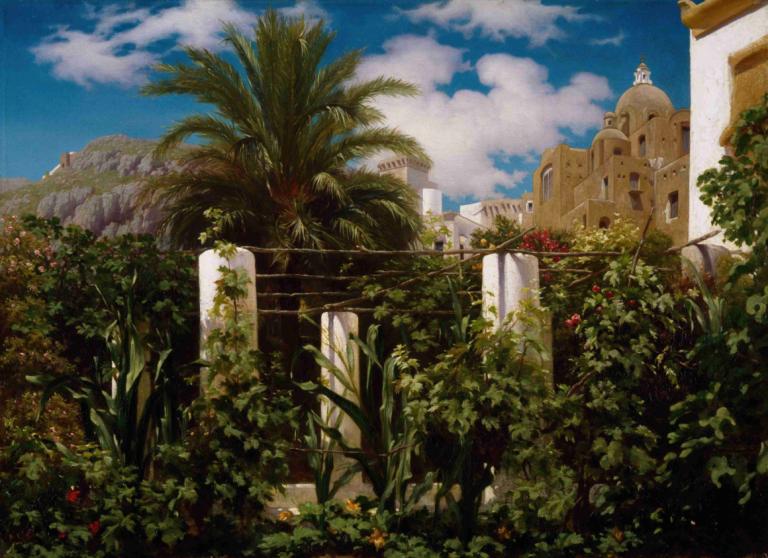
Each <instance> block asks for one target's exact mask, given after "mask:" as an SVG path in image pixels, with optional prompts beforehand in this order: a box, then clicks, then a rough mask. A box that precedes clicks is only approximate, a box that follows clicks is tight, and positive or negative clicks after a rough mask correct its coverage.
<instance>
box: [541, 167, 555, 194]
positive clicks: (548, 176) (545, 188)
mask: <svg viewBox="0 0 768 558" xmlns="http://www.w3.org/2000/svg"><path fill="white" fill-rule="evenodd" d="M541 197H542V200H543V201H547V200H548V199H549V198H551V197H552V165H550V166H548V167H547V168H545V169H544V171H543V172H542V173H541Z"/></svg>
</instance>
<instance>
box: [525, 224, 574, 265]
mask: <svg viewBox="0 0 768 558" xmlns="http://www.w3.org/2000/svg"><path fill="white" fill-rule="evenodd" d="M520 248H521V249H523V250H530V251H531V252H568V250H569V247H568V245H567V244H565V243H562V242H559V241H557V240H555V239H554V238H552V233H550V232H549V231H548V230H546V229H543V230H538V231H531V232H529V233H528V234H526V235H525V236H524V237H523V240H522V242H521V243H520ZM552 261H555V262H559V261H560V256H553V257H552Z"/></svg>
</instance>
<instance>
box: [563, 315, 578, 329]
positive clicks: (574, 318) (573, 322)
mask: <svg viewBox="0 0 768 558" xmlns="http://www.w3.org/2000/svg"><path fill="white" fill-rule="evenodd" d="M580 323H581V316H580V315H579V314H574V315H573V316H571V317H570V318H569V319H567V320H565V325H566V327H570V328H574V327H576V326H577V325H579V324H580Z"/></svg>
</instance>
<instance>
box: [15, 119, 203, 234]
mask: <svg viewBox="0 0 768 558" xmlns="http://www.w3.org/2000/svg"><path fill="white" fill-rule="evenodd" d="M156 145H157V142H156V141H152V140H142V139H136V138H130V137H128V136H125V135H122V134H119V135H110V136H104V137H100V138H96V139H94V140H93V141H91V142H90V143H88V145H86V146H85V148H83V149H82V150H81V151H78V152H70V153H69V154H65V155H67V157H66V164H65V165H62V164H61V163H60V164H59V165H57V166H56V167H54V169H53V172H52V173H51V174H49V175H46V177H44V178H43V179H41V180H38V181H29V180H27V179H17V178H16V179H0V215H8V214H17V215H21V214H26V213H33V214H35V215H38V216H39V217H43V218H51V217H57V218H58V219H59V220H60V221H61V222H62V223H63V224H65V225H69V224H75V225H79V226H81V227H84V228H86V229H89V230H91V231H93V232H94V233H95V234H97V235H104V236H115V235H119V234H125V233H134V234H138V233H154V232H156V231H157V228H158V225H159V223H160V218H161V209H160V206H159V203H157V200H156V199H152V200H151V201H150V202H149V203H145V204H142V203H140V202H139V199H138V198H139V193H140V192H141V190H142V188H143V187H144V186H145V185H146V183H147V181H148V180H149V179H150V178H151V177H153V176H161V175H165V174H169V173H172V172H176V171H179V170H180V169H181V165H180V163H179V162H178V158H179V156H180V155H181V154H182V153H183V151H184V150H186V149H189V147H188V146H183V147H180V148H178V149H176V150H173V151H172V152H171V153H170V154H169V156H168V157H167V158H165V159H163V160H156V159H155V158H154V157H153V155H152V152H153V150H154V148H155V146H156ZM64 159H65V157H64V156H63V157H62V162H65V161H64Z"/></svg>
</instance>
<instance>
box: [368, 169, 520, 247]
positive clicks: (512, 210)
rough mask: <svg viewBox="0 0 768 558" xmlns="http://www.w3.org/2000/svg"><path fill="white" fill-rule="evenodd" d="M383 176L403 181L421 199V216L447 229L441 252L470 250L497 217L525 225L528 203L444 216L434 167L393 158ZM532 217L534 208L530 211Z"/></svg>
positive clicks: (466, 208)
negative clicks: (433, 176)
mask: <svg viewBox="0 0 768 558" xmlns="http://www.w3.org/2000/svg"><path fill="white" fill-rule="evenodd" d="M378 168H379V173H381V174H388V175H391V176H395V177H397V178H399V179H401V180H402V181H403V182H405V183H406V184H408V185H410V186H411V187H412V188H414V189H415V190H416V191H417V192H418V194H419V198H420V199H421V214H422V215H423V216H425V217H427V218H428V217H429V216H430V215H431V216H432V217H433V218H434V219H435V221H436V222H435V223H434V226H436V227H439V228H444V229H445V232H444V234H442V235H440V237H439V238H438V240H437V241H436V242H435V247H436V248H437V249H440V250H442V249H450V248H456V249H462V248H468V247H469V244H470V237H471V236H472V232H474V231H475V230H476V229H478V228H489V227H492V226H493V224H494V221H495V219H496V217H497V216H505V217H508V218H510V219H513V220H515V221H516V222H518V223H521V224H522V223H523V220H524V215H525V213H526V211H525V203H524V202H523V201H522V200H513V199H506V198H502V199H493V200H483V201H479V202H476V203H470V204H465V205H461V206H460V207H459V211H458V212H455V211H448V212H443V193H442V191H441V190H440V188H439V187H438V185H437V184H435V183H434V182H432V181H430V180H429V170H430V166H429V165H428V164H426V163H424V162H423V161H419V160H418V159H414V158H412V157H390V158H389V159H385V160H383V161H381V162H380V163H379V165H378ZM529 209H530V211H527V213H530V212H531V211H532V208H529Z"/></svg>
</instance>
